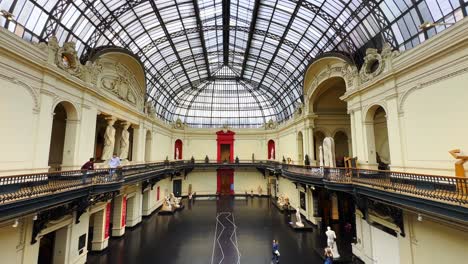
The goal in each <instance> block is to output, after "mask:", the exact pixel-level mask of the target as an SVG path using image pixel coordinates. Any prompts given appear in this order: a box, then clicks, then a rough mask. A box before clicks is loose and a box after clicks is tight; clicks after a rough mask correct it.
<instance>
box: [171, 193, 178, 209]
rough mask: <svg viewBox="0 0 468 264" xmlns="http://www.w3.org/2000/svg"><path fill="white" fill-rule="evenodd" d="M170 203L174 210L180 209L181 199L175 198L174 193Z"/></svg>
mask: <svg viewBox="0 0 468 264" xmlns="http://www.w3.org/2000/svg"><path fill="white" fill-rule="evenodd" d="M169 201H170V203H171V205H172V206H174V208H176V209H178V208H180V198H177V197H175V195H174V193H171V194H170V198H169Z"/></svg>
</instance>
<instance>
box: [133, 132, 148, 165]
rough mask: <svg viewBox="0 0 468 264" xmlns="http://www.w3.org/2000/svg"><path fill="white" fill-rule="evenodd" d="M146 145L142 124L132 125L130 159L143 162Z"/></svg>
mask: <svg viewBox="0 0 468 264" xmlns="http://www.w3.org/2000/svg"><path fill="white" fill-rule="evenodd" d="M145 145H146V129H144V128H143V124H140V125H139V126H136V125H134V126H133V151H132V161H135V162H144V161H145V147H146V146H145Z"/></svg>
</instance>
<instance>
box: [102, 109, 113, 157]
mask: <svg viewBox="0 0 468 264" xmlns="http://www.w3.org/2000/svg"><path fill="white" fill-rule="evenodd" d="M106 120H107V127H106V132H105V133H104V149H103V150H102V156H101V159H102V160H108V159H110V158H111V157H112V154H113V153H114V142H115V128H114V123H115V121H116V120H117V119H116V118H115V117H108V118H106Z"/></svg>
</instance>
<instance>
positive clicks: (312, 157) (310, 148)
mask: <svg viewBox="0 0 468 264" xmlns="http://www.w3.org/2000/svg"><path fill="white" fill-rule="evenodd" d="M307 135H308V137H309V145H308V147H307V151H308V152H309V153H308V154H309V160H310V165H314V164H313V161H314V160H315V155H314V128H313V127H312V126H310V127H309V128H308V131H307ZM315 165H316V164H315Z"/></svg>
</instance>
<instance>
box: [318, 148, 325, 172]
mask: <svg viewBox="0 0 468 264" xmlns="http://www.w3.org/2000/svg"><path fill="white" fill-rule="evenodd" d="M319 158H320V167H323V164H324V163H323V149H322V146H319Z"/></svg>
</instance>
